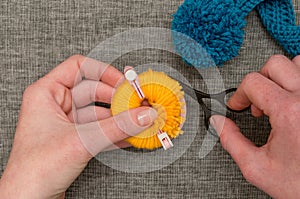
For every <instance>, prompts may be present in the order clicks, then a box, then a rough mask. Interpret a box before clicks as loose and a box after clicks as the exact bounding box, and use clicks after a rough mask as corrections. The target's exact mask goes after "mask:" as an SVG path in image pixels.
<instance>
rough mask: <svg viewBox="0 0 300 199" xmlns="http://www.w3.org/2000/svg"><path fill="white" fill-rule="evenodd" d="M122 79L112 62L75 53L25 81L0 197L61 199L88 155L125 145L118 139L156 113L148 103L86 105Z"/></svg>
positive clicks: (103, 97) (136, 130)
mask: <svg viewBox="0 0 300 199" xmlns="http://www.w3.org/2000/svg"><path fill="white" fill-rule="evenodd" d="M123 79H124V77H123V75H122V73H121V72H119V71H118V70H117V69H115V68H113V67H112V66H109V65H108V64H105V63H102V62H98V61H96V60H92V59H89V58H85V57H83V56H80V55H77V56H72V57H71V58H69V59H67V60H66V61H65V62H63V63H61V64H60V65H59V66H57V67H56V68H55V69H53V70H52V71H51V72H50V73H49V74H47V75H46V76H45V77H43V78H41V79H40V80H38V81H37V82H35V83H34V84H32V85H31V86H29V87H28V88H27V89H26V91H25V92H24V95H23V101H22V105H21V110H20V115H19V121H18V125H17V129H16V133H15V138H14V143H13V147H12V151H11V154H10V158H9V160H8V164H7V166H6V169H5V171H4V173H3V175H2V178H1V180H0V198H2V199H10V198H24V199H25V198H30V199H34V198H38V199H46V198H47V199H48V198H49V199H50V198H64V192H65V191H66V190H67V188H68V187H69V186H70V185H71V183H72V182H73V181H74V180H75V179H76V178H77V176H78V175H79V174H80V173H81V171H82V170H83V169H84V168H85V166H86V165H87V163H88V161H89V160H90V159H91V158H92V157H93V156H95V155H96V154H97V153H99V152H100V151H103V150H108V149H112V148H116V147H126V146H128V143H126V142H124V141H123V142H122V140H124V139H125V138H127V137H129V136H132V135H135V134H137V133H139V132H141V131H143V130H144V129H146V128H148V127H149V126H151V125H152V122H153V120H154V119H155V118H156V115H157V113H156V112H155V111H154V109H152V108H149V107H139V108H136V109H131V110H129V111H127V112H123V113H121V114H119V115H116V116H114V117H111V113H110V110H109V109H105V108H102V107H95V106H87V105H89V104H90V103H92V102H94V101H102V102H106V103H110V101H111V98H112V95H113V93H114V91H115V87H116V86H117V85H118V84H120V82H122V81H123ZM113 143H117V144H116V145H113Z"/></svg>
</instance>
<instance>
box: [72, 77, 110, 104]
mask: <svg viewBox="0 0 300 199" xmlns="http://www.w3.org/2000/svg"><path fill="white" fill-rule="evenodd" d="M114 92H115V89H114V88H112V87H111V86H109V85H107V84H104V83H102V82H98V81H92V80H84V81H82V82H80V83H79V84H78V85H76V86H75V87H74V88H73V89H72V99H73V102H74V105H75V106H76V107H77V108H80V107H84V106H86V105H88V104H90V103H92V102H96V101H98V102H105V103H110V102H111V98H112V96H113V94H114Z"/></svg>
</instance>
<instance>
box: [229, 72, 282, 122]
mask: <svg viewBox="0 0 300 199" xmlns="http://www.w3.org/2000/svg"><path fill="white" fill-rule="evenodd" d="M284 97H286V91H284V90H283V89H282V88H281V87H280V86H278V85H277V84H276V83H275V82H273V81H271V80H269V79H267V78H266V77H264V76H262V75H261V74H259V73H250V74H248V75H247V76H246V77H245V78H244V79H243V81H242V83H241V84H240V86H239V87H238V89H237V91H236V92H235V93H234V94H233V95H232V96H231V98H230V99H229V100H228V102H227V104H228V106H229V107H230V108H232V109H234V110H242V109H244V108H246V107H248V106H249V105H251V104H253V105H255V106H256V107H257V108H258V109H260V110H261V111H263V113H264V114H266V115H268V116H269V115H270V113H271V112H273V111H275V109H274V107H277V106H278V105H279V104H280V103H282V102H283V101H284Z"/></svg>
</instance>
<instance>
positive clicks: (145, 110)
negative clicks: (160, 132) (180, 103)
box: [76, 107, 157, 156]
mask: <svg viewBox="0 0 300 199" xmlns="http://www.w3.org/2000/svg"><path fill="white" fill-rule="evenodd" d="M156 117H157V112H156V111H155V109H153V108H150V107H139V108H135V109H130V110H128V111H125V112H122V113H120V114H118V115H115V116H113V117H110V118H107V119H105V120H101V121H97V122H92V123H87V124H80V125H77V126H76V128H77V129H76V130H77V133H78V135H79V138H80V140H81V142H82V144H83V146H84V147H85V148H86V150H87V151H88V152H89V153H90V154H91V155H92V156H95V155H97V154H98V153H99V152H101V151H102V150H103V149H105V148H106V147H108V146H110V145H112V144H113V143H116V142H118V141H121V140H124V139H125V138H128V137H130V136H134V135H136V134H138V133H140V132H142V131H143V130H145V129H147V128H148V127H150V126H151V125H152V124H153V121H154V120H155V119H156Z"/></svg>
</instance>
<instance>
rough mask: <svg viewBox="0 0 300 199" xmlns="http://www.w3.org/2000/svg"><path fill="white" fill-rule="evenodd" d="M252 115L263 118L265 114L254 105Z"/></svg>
mask: <svg viewBox="0 0 300 199" xmlns="http://www.w3.org/2000/svg"><path fill="white" fill-rule="evenodd" d="M251 113H252V115H253V116H254V117H261V116H263V115H264V113H263V112H262V110H260V109H259V108H257V107H256V106H254V105H253V104H252V105H251Z"/></svg>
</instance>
